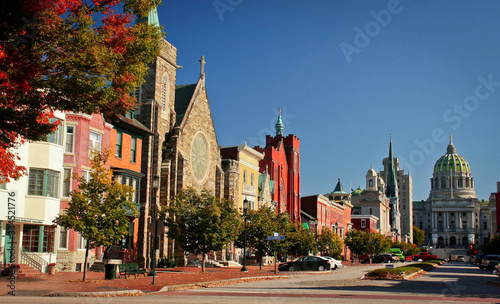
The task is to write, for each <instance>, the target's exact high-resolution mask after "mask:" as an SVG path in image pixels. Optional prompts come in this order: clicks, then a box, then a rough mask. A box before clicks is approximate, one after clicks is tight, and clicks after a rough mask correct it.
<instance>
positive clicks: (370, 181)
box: [368, 179, 373, 187]
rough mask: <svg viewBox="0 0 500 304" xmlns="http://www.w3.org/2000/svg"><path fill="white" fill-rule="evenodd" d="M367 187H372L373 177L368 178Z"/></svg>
mask: <svg viewBox="0 0 500 304" xmlns="http://www.w3.org/2000/svg"><path fill="white" fill-rule="evenodd" d="M368 187H373V179H370V180H369V181H368Z"/></svg>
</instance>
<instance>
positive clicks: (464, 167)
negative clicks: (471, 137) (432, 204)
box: [429, 136, 476, 198]
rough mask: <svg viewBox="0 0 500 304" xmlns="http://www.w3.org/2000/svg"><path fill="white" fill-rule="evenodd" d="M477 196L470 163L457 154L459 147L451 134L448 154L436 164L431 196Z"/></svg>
mask: <svg viewBox="0 0 500 304" xmlns="http://www.w3.org/2000/svg"><path fill="white" fill-rule="evenodd" d="M453 197H462V198H469V197H471V198H475V197H476V193H475V191H474V178H473V177H472V174H471V170H470V166H469V163H468V162H467V161H466V160H465V159H464V158H463V157H462V156H460V155H458V154H457V149H456V148H455V145H454V144H453V139H452V137H451V136H450V144H449V145H448V148H447V149H446V154H445V155H443V156H441V157H440V158H439V159H438V160H437V161H436V164H435V165H434V172H433V176H432V178H431V193H430V197H429V198H453Z"/></svg>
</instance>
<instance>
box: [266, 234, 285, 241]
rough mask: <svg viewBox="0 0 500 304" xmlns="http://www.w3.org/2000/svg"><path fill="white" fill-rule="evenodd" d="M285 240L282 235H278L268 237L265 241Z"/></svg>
mask: <svg viewBox="0 0 500 304" xmlns="http://www.w3.org/2000/svg"><path fill="white" fill-rule="evenodd" d="M284 239H285V236H284V235H278V236H268V237H267V240H268V241H282V240H284Z"/></svg>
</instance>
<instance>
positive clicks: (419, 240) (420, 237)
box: [413, 226, 425, 246]
mask: <svg viewBox="0 0 500 304" xmlns="http://www.w3.org/2000/svg"><path fill="white" fill-rule="evenodd" d="M424 239H425V232H423V231H422V230H420V229H418V227H417V226H413V244H415V245H417V246H422V244H423V243H424Z"/></svg>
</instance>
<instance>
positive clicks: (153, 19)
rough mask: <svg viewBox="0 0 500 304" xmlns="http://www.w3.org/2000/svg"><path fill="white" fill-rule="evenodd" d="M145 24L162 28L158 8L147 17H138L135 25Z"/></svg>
mask: <svg viewBox="0 0 500 304" xmlns="http://www.w3.org/2000/svg"><path fill="white" fill-rule="evenodd" d="M143 22H147V23H148V24H149V25H154V26H156V27H160V19H158V10H157V7H155V8H153V9H152V10H150V11H149V14H148V15H147V16H146V17H138V18H137V20H136V22H135V23H136V24H137V23H143Z"/></svg>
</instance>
